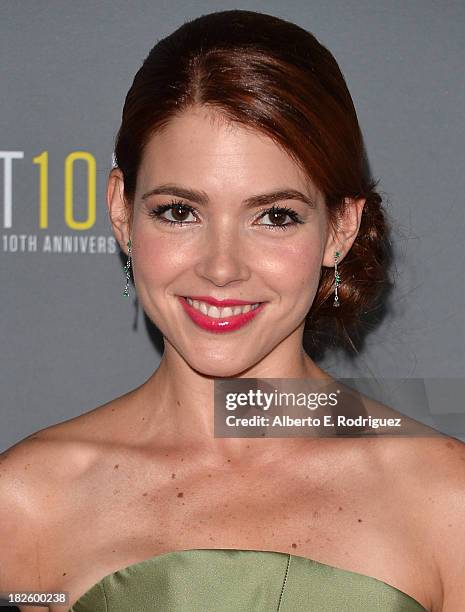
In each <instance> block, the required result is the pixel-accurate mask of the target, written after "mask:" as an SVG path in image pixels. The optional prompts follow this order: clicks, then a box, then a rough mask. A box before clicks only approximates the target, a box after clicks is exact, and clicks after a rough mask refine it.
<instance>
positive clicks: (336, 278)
mask: <svg viewBox="0 0 465 612" xmlns="http://www.w3.org/2000/svg"><path fill="white" fill-rule="evenodd" d="M339 255H340V253H339V251H336V252H335V253H334V302H333V306H334V307H336V308H339V306H340V305H341V304H340V303H339V296H338V294H337V288H338V287H339V285H340V284H341V276H340V274H339V272H338V269H337V260H338V259H339Z"/></svg>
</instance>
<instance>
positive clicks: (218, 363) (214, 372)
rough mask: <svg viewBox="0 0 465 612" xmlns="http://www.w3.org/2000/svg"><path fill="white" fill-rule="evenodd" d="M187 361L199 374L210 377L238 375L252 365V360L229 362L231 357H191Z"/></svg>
mask: <svg viewBox="0 0 465 612" xmlns="http://www.w3.org/2000/svg"><path fill="white" fill-rule="evenodd" d="M187 362H188V363H189V365H190V366H191V368H192V369H194V370H196V371H197V372H199V374H202V375H203V376H211V377H212V378H230V377H231V376H239V374H242V373H245V372H246V370H248V369H249V368H251V367H253V365H254V362H250V361H247V362H245V361H242V360H241V361H238V362H237V363H231V359H229V358H227V357H224V358H223V359H201V360H199V359H193V360H188V361H187Z"/></svg>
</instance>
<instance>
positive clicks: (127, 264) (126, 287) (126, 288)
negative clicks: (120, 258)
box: [123, 240, 131, 297]
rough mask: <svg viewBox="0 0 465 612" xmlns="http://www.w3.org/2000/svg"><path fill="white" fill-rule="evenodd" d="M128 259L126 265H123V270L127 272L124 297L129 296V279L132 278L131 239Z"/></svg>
mask: <svg viewBox="0 0 465 612" xmlns="http://www.w3.org/2000/svg"><path fill="white" fill-rule="evenodd" d="M127 246H128V260H127V262H126V265H125V266H123V270H124V271H125V272H126V286H125V287H124V291H123V296H124V297H128V296H129V280H130V278H131V272H130V268H131V240H128V244H127Z"/></svg>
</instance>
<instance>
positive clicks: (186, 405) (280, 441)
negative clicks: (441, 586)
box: [139, 340, 332, 465]
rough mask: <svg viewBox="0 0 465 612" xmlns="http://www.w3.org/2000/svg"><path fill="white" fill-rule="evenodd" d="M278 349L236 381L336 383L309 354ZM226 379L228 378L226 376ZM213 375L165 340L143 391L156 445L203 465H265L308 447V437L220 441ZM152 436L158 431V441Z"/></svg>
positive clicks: (302, 351) (241, 373)
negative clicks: (216, 430) (195, 366)
mask: <svg viewBox="0 0 465 612" xmlns="http://www.w3.org/2000/svg"><path fill="white" fill-rule="evenodd" d="M287 349H288V347H286V346H285V344H284V345H283V346H280V347H276V349H275V350H274V351H273V352H272V353H271V354H269V355H268V356H267V357H266V358H265V359H263V360H262V361H260V362H259V363H257V364H255V365H253V366H252V367H249V368H247V369H246V370H243V371H242V372H240V373H238V374H235V375H234V376H231V378H233V379H236V378H297V379H298V378H305V379H312V378H313V379H317V380H328V381H330V380H332V377H331V376H329V375H328V374H326V373H325V372H324V371H323V370H321V369H320V368H319V367H318V366H317V365H316V364H315V363H314V362H313V360H312V359H311V358H310V357H309V356H308V355H307V353H306V352H305V351H304V349H303V347H302V344H300V346H299V348H298V349H295V350H293V351H291V352H290V351H288V350H287ZM221 378H229V377H228V376H221ZM214 380H215V377H214V376H209V375H206V374H203V373H201V372H198V371H196V370H194V369H193V368H192V367H190V365H189V364H188V363H187V362H186V361H185V360H184V359H183V358H182V357H181V355H180V354H179V353H178V352H177V351H176V350H175V349H174V347H173V346H172V345H171V344H169V343H168V342H167V341H166V340H165V352H164V354H163V357H162V359H161V362H160V365H159V367H158V369H157V370H156V371H155V372H154V374H153V375H152V376H151V377H150V378H149V379H148V380H147V381H146V383H145V384H144V385H142V387H140V391H139V393H140V396H139V400H140V402H141V404H140V405H142V406H143V410H144V414H145V415H146V419H145V426H146V428H145V432H146V433H147V434H148V435H149V436H150V437H152V439H155V437H156V439H157V442H154V444H157V443H158V444H160V443H161V444H162V446H163V447H164V448H171V449H176V450H179V451H182V452H186V454H187V453H189V456H190V457H191V458H192V456H193V455H195V456H196V457H198V458H199V460H200V461H205V462H207V463H214V464H223V463H224V464H225V465H227V464H228V463H230V462H234V464H235V465H237V460H238V459H244V458H246V459H247V461H250V460H254V456H255V457H257V458H258V457H259V460H260V462H262V463H266V462H268V461H271V460H274V459H276V458H278V457H279V456H280V453H286V454H288V453H289V450H290V449H291V448H294V447H300V446H303V445H304V444H308V440H306V439H305V438H300V439H299V438H215V437H214V425H213V421H214V419H213V415H214ZM150 432H153V436H152V435H151V433H150Z"/></svg>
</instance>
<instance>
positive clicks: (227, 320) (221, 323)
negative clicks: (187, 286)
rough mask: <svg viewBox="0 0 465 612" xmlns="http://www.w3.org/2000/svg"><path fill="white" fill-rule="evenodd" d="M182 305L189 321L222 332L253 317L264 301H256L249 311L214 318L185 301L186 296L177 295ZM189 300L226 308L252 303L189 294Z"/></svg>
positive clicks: (238, 326)
mask: <svg viewBox="0 0 465 612" xmlns="http://www.w3.org/2000/svg"><path fill="white" fill-rule="evenodd" d="M178 298H179V300H180V302H181V305H182V307H183V308H184V311H185V312H186V314H187V315H188V316H189V317H190V319H191V321H193V322H194V323H195V324H196V325H198V326H199V327H201V328H202V329H205V330H207V331H210V332H214V333H222V332H229V331H234V330H236V329H240V328H241V327H243V326H244V325H246V324H247V323H249V322H250V321H252V319H254V318H255V317H256V316H257V315H258V314H259V313H260V312H261V311H262V310H263V309H264V307H265V305H266V302H256V304H258V306H256V307H255V308H253V309H252V310H249V312H244V313H239V314H236V315H235V314H232V315H228V316H226V317H221V318H214V317H209V316H208V315H206V314H204V313H203V312H201V311H200V310H198V309H197V308H194V306H192V305H191V304H189V302H188V301H187V299H186V297H183V296H178ZM189 299H190V300H193V301H194V300H196V301H199V302H205V303H206V304H210V305H211V306H216V307H217V308H226V307H228V306H230V307H231V308H234V306H245V305H247V304H249V305H252V304H251V302H246V301H244V300H217V299H215V298H212V297H210V296H189Z"/></svg>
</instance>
